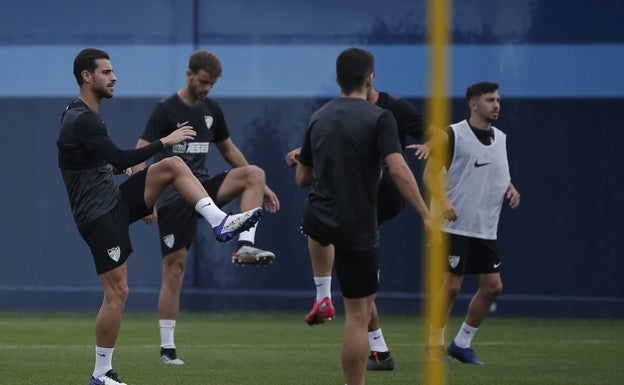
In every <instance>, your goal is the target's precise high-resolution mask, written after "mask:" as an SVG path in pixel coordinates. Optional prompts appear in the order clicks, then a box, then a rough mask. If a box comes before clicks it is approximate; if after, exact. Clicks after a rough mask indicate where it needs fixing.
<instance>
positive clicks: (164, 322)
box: [158, 319, 176, 328]
mask: <svg viewBox="0 0 624 385" xmlns="http://www.w3.org/2000/svg"><path fill="white" fill-rule="evenodd" d="M158 326H160V327H161V328H175V326H176V320H174V319H160V320H158Z"/></svg>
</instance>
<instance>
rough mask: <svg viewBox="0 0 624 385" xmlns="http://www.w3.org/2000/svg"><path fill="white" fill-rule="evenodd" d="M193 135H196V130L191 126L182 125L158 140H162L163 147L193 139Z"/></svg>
mask: <svg viewBox="0 0 624 385" xmlns="http://www.w3.org/2000/svg"><path fill="white" fill-rule="evenodd" d="M195 135H197V132H195V130H193V127H191V126H182V127H180V128H178V129H177V130H175V131H173V132H172V133H171V134H169V135H167V136H165V137H164V138H161V139H160V141H161V142H162V144H163V146H164V147H170V146H173V145H174V144H178V143H182V142H184V141H185V140H193V139H195Z"/></svg>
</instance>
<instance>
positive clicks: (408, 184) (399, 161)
mask: <svg viewBox="0 0 624 385" xmlns="http://www.w3.org/2000/svg"><path fill="white" fill-rule="evenodd" d="M385 162H386V165H387V166H388V170H389V172H390V176H391V177H392V180H393V181H394V183H395V184H396V186H397V188H398V189H399V192H400V193H401V195H402V196H403V198H405V200H406V201H407V202H408V203H409V204H410V205H411V206H412V207H413V208H414V210H416V212H418V214H420V216H421V217H422V218H423V219H428V218H429V211H428V210H427V205H426V204H425V201H424V199H423V197H422V195H421V194H420V190H419V188H418V182H416V178H414V174H412V171H411V170H410V168H409V166H408V165H407V163H405V159H404V158H403V155H401V154H400V153H396V152H395V153H392V154H390V155H388V156H386V157H385Z"/></svg>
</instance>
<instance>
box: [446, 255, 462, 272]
mask: <svg viewBox="0 0 624 385" xmlns="http://www.w3.org/2000/svg"><path fill="white" fill-rule="evenodd" d="M459 259H460V258H459V255H449V257H448V261H449V265H450V266H451V269H454V268H456V267H457V265H459Z"/></svg>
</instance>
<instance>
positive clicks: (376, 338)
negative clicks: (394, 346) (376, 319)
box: [373, 336, 381, 340]
mask: <svg viewBox="0 0 624 385" xmlns="http://www.w3.org/2000/svg"><path fill="white" fill-rule="evenodd" d="M380 338H381V336H377V337H373V339H374V340H378V339H380Z"/></svg>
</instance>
